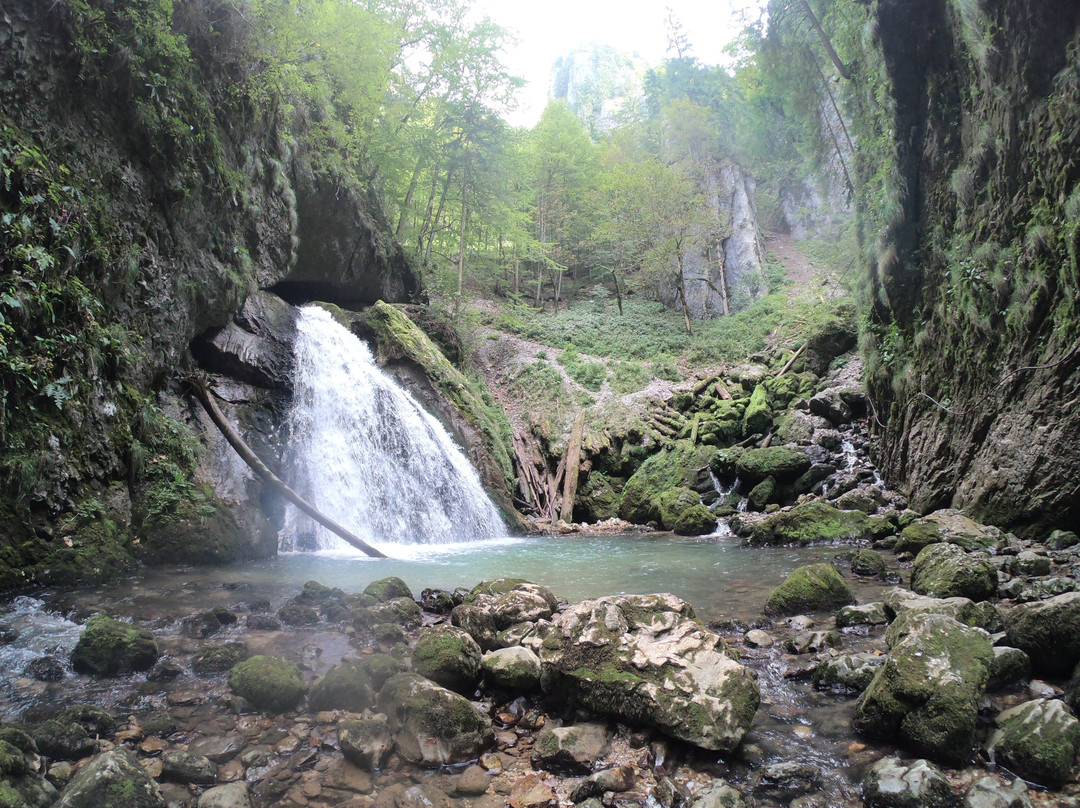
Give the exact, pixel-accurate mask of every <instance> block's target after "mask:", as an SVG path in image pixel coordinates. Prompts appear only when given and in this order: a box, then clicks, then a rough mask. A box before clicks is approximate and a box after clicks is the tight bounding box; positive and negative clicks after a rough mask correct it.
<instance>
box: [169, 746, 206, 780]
mask: <svg viewBox="0 0 1080 808" xmlns="http://www.w3.org/2000/svg"><path fill="white" fill-rule="evenodd" d="M161 776H162V777H163V778H164V779H166V780H172V781H173V782H176V783H195V784H196V785H207V784H211V783H216V782H217V767H216V766H214V764H213V763H211V762H210V761H209V760H207V759H206V758H205V757H203V756H202V755H197V754H194V753H193V752H187V751H184V750H183V749H169V750H167V751H166V752H164V753H163V754H162V755H161Z"/></svg>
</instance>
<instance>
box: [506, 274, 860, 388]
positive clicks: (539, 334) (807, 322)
mask: <svg viewBox="0 0 1080 808" xmlns="http://www.w3.org/2000/svg"><path fill="white" fill-rule="evenodd" d="M841 302H842V301H841V300H839V299H832V300H828V301H826V302H822V301H820V300H816V299H815V300H799V301H795V302H789V301H788V298H787V296H786V295H785V294H784V293H782V292H778V293H774V294H771V295H768V296H766V297H764V298H762V299H760V300H758V301H757V302H755V303H754V304H752V305H751V306H750V307H749V308H748V309H746V310H745V311H741V312H739V313H738V314H734V315H732V316H730V317H721V318H718V319H716V320H703V321H698V322H695V323H694V324H693V327H694V333H693V334H687V333H686V330H685V325H684V321H683V317H682V314H680V313H679V312H675V311H671V310H670V309H667V308H665V307H664V306H663V305H662V304H660V303H656V302H652V301H634V300H628V301H624V304H623V305H624V310H625V313H624V314H623V315H620V314H619V311H618V308H617V307H616V305H615V303H614V301H610V300H605V299H603V298H602V297H600V296H592V297H591V299H589V300H588V301H587V302H585V303H582V304H578V305H575V306H572V307H571V308H568V309H563V310H562V311H560V312H558V313H557V314H553V313H550V312H540V311H537V310H535V309H533V308H531V307H529V306H526V305H509V306H507V307H506V308H505V309H504V310H503V311H502V312H501V313H499V314H496V315H493V316H490V317H489V323H488V324H489V325H491V326H492V327H494V328H497V329H499V330H501V331H506V332H508V333H511V334H515V335H517V336H520V337H523V338H524V339H528V340H531V341H533V342H539V343H541V344H543V345H548V346H551V347H553V348H556V349H559V350H561V351H563V352H564V354H563V355H561V356H560V362H561V363H562V364H563V365H564V366H566V368H567V372H568V373H570V375H571V376H572V377H574V378H575V379H576V380H577V381H579V383H581V384H582V385H583V386H585V387H589V384H586V383H585V382H583V381H581V379H578V378H577V377H576V376H574V373H575V372H579V373H582V374H589V375H588V377H589V378H590V380H592V383H595V378H596V376H598V375H599V374H598V371H596V370H594V369H591V368H588V369H586V368H585V367H584V365H587V364H596V363H585V362H583V361H582V360H581V358H580V356H577V355H578V354H591V355H593V356H597V357H602V358H604V359H608V360H616V361H617V362H619V363H620V364H615V365H612V367H611V372H612V384H613V386H615V387H616V389H627V388H629V389H634V385H636V384H637V383H638V381H639V380H640V379H642V378H646V377H652V376H657V377H660V378H669V379H678V378H679V377H680V375H681V374H680V370H679V368H680V366H691V367H692V366H702V365H712V364H719V363H724V362H738V361H742V360H743V359H745V358H746V357H747V356H749V355H751V354H754V353H758V352H761V351H764V350H767V349H768V348H770V347H772V346H774V345H777V344H787V345H788V346H789V347H791V346H793V345H794V344H795V343H797V342H799V341H800V340H801V337H802V334H804V333H805V332H807V331H809V330H811V329H812V328H813V327H814V326H815V325H818V324H821V323H823V322H825V321H826V320H827V319H829V318H830V317H831V316H833V315H834V314H835V312H836V309H837V307H838V305H839V304H840V303H841ZM645 363H650V364H651V369H646V368H645ZM572 367H573V368H576V370H572V369H571V368H572ZM601 383H602V380H601ZM589 389H593V390H595V389H599V387H598V386H596V387H589Z"/></svg>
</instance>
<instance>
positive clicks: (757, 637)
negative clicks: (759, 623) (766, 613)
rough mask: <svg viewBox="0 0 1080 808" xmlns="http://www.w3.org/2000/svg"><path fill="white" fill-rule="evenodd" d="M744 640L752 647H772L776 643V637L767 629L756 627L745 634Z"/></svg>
mask: <svg viewBox="0 0 1080 808" xmlns="http://www.w3.org/2000/svg"><path fill="white" fill-rule="evenodd" d="M743 641H744V642H745V643H746V644H747V645H748V646H749V647H751V648H770V647H772V646H773V644H775V642H776V639H775V638H774V637H773V636H772V635H771V634H769V633H768V632H767V631H762V630H761V629H759V628H754V629H750V631H748V632H746V634H745V635H743Z"/></svg>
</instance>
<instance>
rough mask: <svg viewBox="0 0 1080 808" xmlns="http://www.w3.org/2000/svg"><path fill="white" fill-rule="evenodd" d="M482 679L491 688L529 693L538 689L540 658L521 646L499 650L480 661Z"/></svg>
mask: <svg viewBox="0 0 1080 808" xmlns="http://www.w3.org/2000/svg"><path fill="white" fill-rule="evenodd" d="M480 666H481V669H482V670H483V673H484V679H485V680H486V681H487V683H488V685H490V686H492V687H501V688H503V689H506V690H515V691H522V692H529V691H531V690H537V689H539V687H540V672H541V669H540V657H538V656H537V655H536V654H535V653H533V652H532V651H531V650H530V649H528V648H525V647H524V646H521V645H515V646H512V647H510V648H500V649H498V650H496V651H492V652H491V653H488V654H484V656H483V658H482V659H481V660H480Z"/></svg>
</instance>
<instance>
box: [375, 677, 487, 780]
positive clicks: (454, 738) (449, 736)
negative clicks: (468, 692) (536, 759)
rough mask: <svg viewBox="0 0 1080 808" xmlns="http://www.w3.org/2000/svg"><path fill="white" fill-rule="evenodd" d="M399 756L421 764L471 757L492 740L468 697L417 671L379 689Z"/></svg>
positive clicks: (484, 718) (381, 708) (443, 763)
mask: <svg viewBox="0 0 1080 808" xmlns="http://www.w3.org/2000/svg"><path fill="white" fill-rule="evenodd" d="M378 703H379V711H380V712H382V713H385V714H386V716H387V718H388V719H389V721H390V729H391V731H392V732H393V734H394V742H395V743H396V745H397V749H398V752H399V753H400V754H401V755H402V757H405V758H407V759H408V760H411V761H413V762H414V763H419V764H421V765H423V766H446V765H453V764H455V763H465V762H467V761H470V760H474V759H475V758H476V757H478V756H479V755H480V753H481V752H483V751H484V750H485V749H487V748H488V747H489V746H491V744H492V743H494V741H495V734H494V733H493V732H492V730H491V721H490V720H489V719H488V717H487V716H486V715H484V714H483V713H481V712H480V711H479V710H477V709H476V708H475V707H474V706H473V705H472V704H471V703H469V701H468V700H467V699H465V698H464V697H462V696H459V695H458V694H457V693H454V692H452V691H450V690H447V689H446V688H444V687H440V686H439V685H437V684H435V683H434V682H432V681H430V680H429V679H425V678H424V677H423V676H419V675H418V674H415V673H399V674H398V675H396V676H393V677H391V678H390V679H389V680H388V681H387V682H386V684H385V685H383V688H382V690H380V691H379V702H378Z"/></svg>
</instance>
